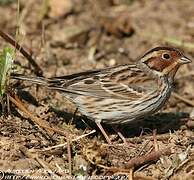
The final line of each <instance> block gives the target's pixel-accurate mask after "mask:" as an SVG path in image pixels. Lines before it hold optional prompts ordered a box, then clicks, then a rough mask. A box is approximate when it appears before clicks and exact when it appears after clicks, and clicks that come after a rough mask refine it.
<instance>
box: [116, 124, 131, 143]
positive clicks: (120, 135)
mask: <svg viewBox="0 0 194 180" xmlns="http://www.w3.org/2000/svg"><path fill="white" fill-rule="evenodd" d="M112 128H113V129H114V131H115V132H116V133H117V134H118V136H119V137H120V138H121V139H122V141H123V144H124V145H127V144H128V143H127V140H126V139H125V137H124V136H123V135H122V133H121V132H120V131H119V130H118V128H117V127H116V126H114V127H112Z"/></svg>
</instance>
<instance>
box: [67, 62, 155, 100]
mask: <svg viewBox="0 0 194 180" xmlns="http://www.w3.org/2000/svg"><path fill="white" fill-rule="evenodd" d="M72 81H73V83H71V81H70V82H69V85H68V86H66V89H67V90H68V91H72V92H75V93H79V94H80V95H85V96H96V97H103V98H115V99H120V98H122V99H130V100H137V99H139V98H142V97H143V96H145V95H147V94H150V93H153V92H155V91H156V90H157V88H158V87H157V82H156V79H153V78H150V77H149V76H147V75H146V74H145V73H143V72H142V71H141V70H140V69H138V68H137V67H136V66H135V65H121V66H117V67H113V68H109V69H106V70H102V71H100V72H98V73H95V74H91V76H87V77H86V78H82V79H80V78H79V80H78V81H76V79H73V80H72Z"/></svg>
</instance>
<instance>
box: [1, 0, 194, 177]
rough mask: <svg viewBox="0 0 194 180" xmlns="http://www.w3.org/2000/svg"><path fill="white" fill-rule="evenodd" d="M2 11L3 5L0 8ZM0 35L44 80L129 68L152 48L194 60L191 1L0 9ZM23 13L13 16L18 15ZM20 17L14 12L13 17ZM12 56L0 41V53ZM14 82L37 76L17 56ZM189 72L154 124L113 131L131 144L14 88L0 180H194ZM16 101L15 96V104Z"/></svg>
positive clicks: (89, 1)
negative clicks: (18, 46)
mask: <svg viewBox="0 0 194 180" xmlns="http://www.w3.org/2000/svg"><path fill="white" fill-rule="evenodd" d="M3 2H4V3H3ZM0 4H1V5H0V17H1V20H0V29H1V30H3V31H4V32H6V33H8V34H10V35H11V36H12V37H13V38H15V39H16V40H17V42H19V43H20V44H21V45H22V47H24V48H25V49H26V50H27V51H29V53H30V54H31V56H32V57H33V59H35V61H36V63H37V64H38V66H39V67H40V68H41V69H42V72H43V76H45V77H52V76H60V75H67V74H71V73H76V72H81V71H84V70H91V69H99V68H104V67H110V66H115V65H118V64H125V63H134V62H135V61H136V60H137V58H138V57H139V56H141V55H143V54H144V53H145V52H146V51H147V50H149V49H150V48H153V47H155V46H161V45H169V46H173V47H177V48H180V49H181V50H183V51H184V52H185V54H186V55H187V56H188V57H190V58H191V59H194V58H193V57H194V43H193V42H194V2H193V0H185V1H180V0H173V1H169V0H163V1H160V0H96V1H94V0H64V1H54V0H42V1H41V0H28V1H25V0H21V1H20V3H19V4H18V3H17V1H14V0H11V1H0ZM18 6H19V8H18ZM18 9H19V10H18ZM5 46H10V44H9V43H8V42H6V41H5V40H4V39H3V38H1V39H0V48H1V49H3V48H4V47H5ZM15 63H16V64H19V68H17V73H21V74H25V75H30V76H35V75H37V73H35V71H34V69H35V68H34V67H33V66H32V65H31V64H30V62H29V61H28V60H27V59H26V58H25V57H23V56H22V54H21V53H20V52H17V57H16V60H15ZM193 65H194V62H192V63H191V64H189V65H186V66H184V67H182V68H181V69H180V70H179V72H178V73H177V75H176V78H175V79H176V80H175V88H174V93H173V94H172V96H171V98H170V100H169V101H168V103H167V104H166V105H165V106H164V108H163V109H162V110H161V111H160V112H158V113H157V114H156V115H154V116H152V117H149V118H147V119H145V120H143V121H141V122H138V123H136V124H135V123H134V124H129V125H125V126H122V127H119V128H120V130H121V131H122V133H123V135H124V136H125V138H126V140H127V142H128V144H127V145H123V144H122V143H123V142H122V140H121V139H120V138H119V137H118V136H117V134H116V133H115V131H113V129H112V127H111V126H109V125H103V127H104V128H105V130H106V131H107V132H108V135H109V137H110V138H111V140H112V142H113V145H111V146H110V145H108V144H107V143H106V141H105V139H104V137H103V136H102V134H101V133H100V131H99V129H98V128H97V127H96V126H95V125H94V124H93V123H92V122H91V121H90V120H88V119H87V118H86V117H83V116H82V115H81V114H80V113H79V111H78V112H77V111H76V107H75V106H74V105H73V104H72V103H71V102H69V101H68V100H66V99H65V98H64V97H63V95H61V94H60V93H58V92H55V91H50V90H48V89H46V88H45V87H41V86H37V85H33V84H31V83H30V82H22V81H19V82H18V81H16V80H11V85H12V88H13V89H14V91H15V93H17V96H18V97H19V99H20V100H21V102H19V100H18V99H17V97H14V99H16V102H19V104H16V103H13V102H14V100H13V99H12V100H11V101H10V108H11V112H10V115H8V116H2V117H1V118H0V128H1V129H0V157H1V158H0V172H1V173H0V176H1V177H2V179H3V178H4V179H6V178H9V179H14V178H15V179H16V178H17V179H35V178H36V179H45V178H47V179H65V180H66V179H79V180H81V179H89V178H90V179H138V180H139V179H147V180H152V179H154V180H155V179H172V180H179V179H180V180H190V179H194V134H193V127H194V122H193V120H192V117H194V109H193V107H194V94H193V92H194V83H193V82H194V81H193V80H194V66H193ZM12 97H13V96H12Z"/></svg>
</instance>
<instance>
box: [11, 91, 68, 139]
mask: <svg viewBox="0 0 194 180" xmlns="http://www.w3.org/2000/svg"><path fill="white" fill-rule="evenodd" d="M9 99H10V100H11V102H12V103H14V104H15V105H16V106H17V107H18V108H19V109H20V110H21V111H22V112H23V113H25V114H26V115H27V116H28V117H29V118H30V119H31V120H32V121H33V122H34V123H35V124H37V125H38V126H39V127H40V128H44V129H45V130H47V132H48V133H49V134H50V133H53V132H56V133H59V134H61V135H64V136H65V137H66V136H67V135H66V134H65V132H64V131H62V130H60V129H58V128H54V127H49V126H47V125H45V124H48V122H47V121H44V120H43V119H41V120H40V118H38V117H36V116H34V115H33V114H31V113H30V112H29V111H28V110H27V109H26V108H25V106H24V105H23V103H22V102H21V101H20V100H19V98H18V97H17V96H16V95H15V99H14V98H13V97H12V96H9Z"/></svg>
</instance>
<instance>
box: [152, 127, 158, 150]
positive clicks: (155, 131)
mask: <svg viewBox="0 0 194 180" xmlns="http://www.w3.org/2000/svg"><path fill="white" fill-rule="evenodd" d="M156 134H157V130H156V129H154V130H153V140H154V150H155V151H158V150H159V148H158V143H157V137H156Z"/></svg>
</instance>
